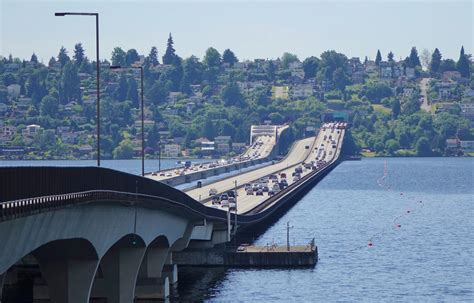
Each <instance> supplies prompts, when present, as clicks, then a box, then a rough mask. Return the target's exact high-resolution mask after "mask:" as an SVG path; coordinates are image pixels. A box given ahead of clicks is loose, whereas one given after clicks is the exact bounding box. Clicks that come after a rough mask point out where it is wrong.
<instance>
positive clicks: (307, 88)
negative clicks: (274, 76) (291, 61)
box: [291, 84, 314, 99]
mask: <svg viewBox="0 0 474 303" xmlns="http://www.w3.org/2000/svg"><path fill="white" fill-rule="evenodd" d="M313 94H314V86H313V85H312V84H300V85H295V86H293V87H292V88H291V97H292V98H293V99H300V98H307V97H310V96H312V95H313Z"/></svg>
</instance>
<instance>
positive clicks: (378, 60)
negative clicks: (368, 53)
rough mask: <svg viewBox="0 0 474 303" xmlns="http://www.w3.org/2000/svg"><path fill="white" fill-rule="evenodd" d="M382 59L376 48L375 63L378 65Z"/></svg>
mask: <svg viewBox="0 0 474 303" xmlns="http://www.w3.org/2000/svg"><path fill="white" fill-rule="evenodd" d="M381 61H382V54H381V53H380V50H379V49H378V50H377V55H376V56H375V65H377V66H379V64H380V62H381Z"/></svg>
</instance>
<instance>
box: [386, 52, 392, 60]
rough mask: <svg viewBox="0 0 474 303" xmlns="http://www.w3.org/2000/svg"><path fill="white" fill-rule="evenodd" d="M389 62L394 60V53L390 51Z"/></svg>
mask: <svg viewBox="0 0 474 303" xmlns="http://www.w3.org/2000/svg"><path fill="white" fill-rule="evenodd" d="M387 59H388V62H393V53H392V51H390V52H389V53H388V55H387Z"/></svg>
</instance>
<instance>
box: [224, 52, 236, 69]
mask: <svg viewBox="0 0 474 303" xmlns="http://www.w3.org/2000/svg"><path fill="white" fill-rule="evenodd" d="M222 62H223V63H228V64H229V65H230V66H234V63H236V62H239V60H238V59H237V57H236V56H235V54H234V52H232V51H231V50H230V49H226V50H225V51H224V53H223V54H222Z"/></svg>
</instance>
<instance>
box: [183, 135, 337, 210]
mask: <svg viewBox="0 0 474 303" xmlns="http://www.w3.org/2000/svg"><path fill="white" fill-rule="evenodd" d="M343 136H344V130H338V129H332V128H330V127H325V128H322V129H321V131H320V132H319V134H318V136H317V138H316V139H314V137H312V138H308V139H304V140H301V141H298V142H297V143H296V145H295V147H294V148H293V150H292V151H291V152H290V154H289V155H288V157H287V158H286V159H285V160H283V161H282V162H280V163H277V164H275V165H271V166H268V167H265V168H262V169H259V170H255V171H253V172H249V173H248V174H244V175H240V176H236V177H235V178H230V179H227V180H222V181H221V182H217V183H213V184H209V185H208V186H206V187H205V188H201V189H197V190H194V191H190V192H188V194H190V195H191V196H192V197H194V198H196V199H199V195H201V199H205V198H204V197H206V198H207V197H208V192H209V189H210V188H215V189H217V191H218V192H219V193H222V192H226V191H228V190H231V189H232V188H234V186H235V184H234V182H235V180H237V185H238V186H240V185H243V184H245V183H252V182H253V181H255V180H258V179H259V178H261V177H264V176H267V175H270V174H275V173H285V174H286V176H287V178H286V179H287V182H288V184H289V185H291V184H293V183H294V182H297V180H296V179H294V177H293V176H292V174H293V172H294V170H295V167H296V166H301V165H298V164H300V163H303V162H306V163H308V162H311V161H315V162H316V161H325V162H326V163H330V162H332V161H334V160H335V159H337V156H338V154H339V152H340V148H341V146H342V140H339V138H343ZM330 138H331V139H330ZM333 140H334V143H336V145H337V146H336V148H334V147H333V145H334V144H333ZM311 141H312V142H311ZM306 146H309V147H310V148H309V149H307V148H306ZM301 168H302V171H303V172H302V173H301V178H303V177H304V176H306V175H307V174H309V173H310V172H311V171H312V169H305V168H304V167H301ZM272 185H273V183H272V181H269V182H268V187H269V188H270V189H271V188H272ZM237 193H238V196H237V204H238V207H237V208H238V213H239V214H242V213H245V212H247V211H249V210H251V209H253V208H254V207H256V206H257V205H259V204H260V203H262V202H263V201H265V200H266V199H268V198H269V196H268V194H267V193H266V192H265V193H263V195H262V196H260V195H259V196H257V195H255V193H254V195H247V192H246V191H245V189H244V187H240V188H238V189H237ZM196 195H197V196H196ZM206 205H207V206H210V207H216V208H222V209H224V210H225V209H226V208H225V207H221V206H219V205H215V206H214V205H212V203H211V202H207V203H206Z"/></svg>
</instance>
